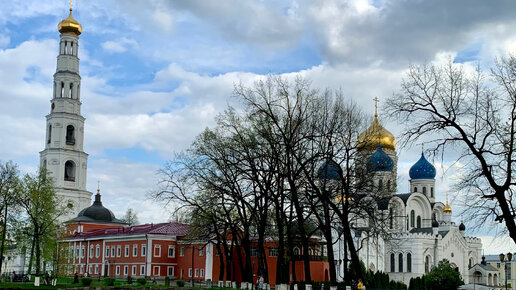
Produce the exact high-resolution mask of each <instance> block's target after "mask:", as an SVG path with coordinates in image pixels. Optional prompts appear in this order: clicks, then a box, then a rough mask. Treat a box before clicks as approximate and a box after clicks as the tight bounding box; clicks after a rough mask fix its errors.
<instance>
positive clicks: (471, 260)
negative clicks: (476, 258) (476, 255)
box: [468, 258, 473, 269]
mask: <svg viewBox="0 0 516 290" xmlns="http://www.w3.org/2000/svg"><path fill="white" fill-rule="evenodd" d="M472 266H473V258H469V264H468V269H469V268H471V267H472Z"/></svg>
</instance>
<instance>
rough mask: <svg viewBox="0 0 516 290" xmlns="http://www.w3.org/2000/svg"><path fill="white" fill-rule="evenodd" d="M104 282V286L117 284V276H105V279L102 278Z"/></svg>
mask: <svg viewBox="0 0 516 290" xmlns="http://www.w3.org/2000/svg"><path fill="white" fill-rule="evenodd" d="M102 284H103V285H104V286H115V278H109V277H108V278H104V280H102Z"/></svg>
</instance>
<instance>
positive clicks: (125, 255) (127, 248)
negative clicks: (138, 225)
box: [124, 245, 129, 257]
mask: <svg viewBox="0 0 516 290" xmlns="http://www.w3.org/2000/svg"><path fill="white" fill-rule="evenodd" d="M124 257H129V245H126V246H125V250H124Z"/></svg>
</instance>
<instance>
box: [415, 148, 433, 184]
mask: <svg viewBox="0 0 516 290" xmlns="http://www.w3.org/2000/svg"><path fill="white" fill-rule="evenodd" d="M409 175H410V178H411V179H434V178H435V167H434V166H433V165H432V164H431V163H430V162H428V160H426V158H425V155H424V154H423V153H421V158H419V160H418V161H417V162H416V163H415V164H414V165H412V167H410V171H409Z"/></svg>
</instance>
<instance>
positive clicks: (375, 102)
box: [373, 97, 379, 118]
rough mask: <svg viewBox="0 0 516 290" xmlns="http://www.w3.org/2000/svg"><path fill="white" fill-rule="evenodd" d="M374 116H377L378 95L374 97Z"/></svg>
mask: <svg viewBox="0 0 516 290" xmlns="http://www.w3.org/2000/svg"><path fill="white" fill-rule="evenodd" d="M373 100H374V116H375V117H377V118H378V102H379V100H378V97H374V99H373Z"/></svg>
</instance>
